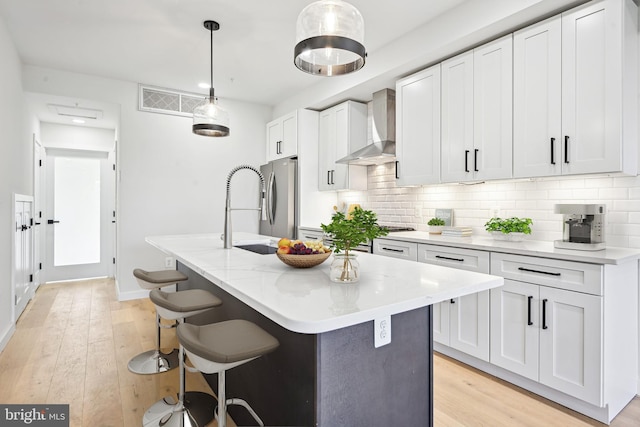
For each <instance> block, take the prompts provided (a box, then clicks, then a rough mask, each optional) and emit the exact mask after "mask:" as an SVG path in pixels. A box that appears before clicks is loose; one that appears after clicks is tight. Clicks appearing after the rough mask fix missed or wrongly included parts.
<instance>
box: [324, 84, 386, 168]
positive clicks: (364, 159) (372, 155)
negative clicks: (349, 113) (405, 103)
mask: <svg viewBox="0 0 640 427" xmlns="http://www.w3.org/2000/svg"><path fill="white" fill-rule="evenodd" d="M372 107H373V108H372V110H373V112H372V125H371V127H372V129H371V134H372V136H373V143H371V144H368V145H366V146H365V147H363V148H361V149H359V150H357V151H354V152H353V153H351V154H349V155H348V156H346V157H343V158H341V159H339V160H336V163H342V164H349V165H365V166H368V165H381V164H384V163H390V162H395V161H396V92H395V91H394V90H392V89H383V90H380V91H378V92H375V93H374V94H373V102H372Z"/></svg>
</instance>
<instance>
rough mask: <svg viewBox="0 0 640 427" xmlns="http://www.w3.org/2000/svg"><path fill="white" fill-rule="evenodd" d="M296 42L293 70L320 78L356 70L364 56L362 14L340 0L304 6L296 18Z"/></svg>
mask: <svg viewBox="0 0 640 427" xmlns="http://www.w3.org/2000/svg"><path fill="white" fill-rule="evenodd" d="M296 43H297V44H296V47H295V49H294V59H293V62H294V63H295V64H296V67H298V68H299V69H300V70H302V71H304V72H307V73H310V74H314V75H319V76H338V75H341V74H347V73H351V72H353V71H358V70H359V69H360V68H362V67H363V66H364V62H365V58H366V56H367V53H366V50H365V48H364V45H363V43H364V20H363V19H362V15H361V14H360V12H359V11H358V9H356V8H355V7H354V6H353V5H351V4H349V3H347V2H346V1H343V0H320V1H316V2H314V3H311V4H310V5H308V6H307V7H305V8H304V9H303V10H302V12H300V15H299V16H298V22H297V24H296Z"/></svg>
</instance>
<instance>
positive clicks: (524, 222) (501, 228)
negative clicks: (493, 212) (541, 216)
mask: <svg viewBox="0 0 640 427" xmlns="http://www.w3.org/2000/svg"><path fill="white" fill-rule="evenodd" d="M532 224H533V221H532V220H531V218H518V217H513V218H507V219H502V218H491V219H490V220H489V221H487V222H486V223H485V224H484V228H485V230H487V231H488V232H489V233H491V235H492V236H493V238H494V239H496V240H509V241H512V242H519V241H521V240H522V239H523V238H524V235H525V234H531V225H532Z"/></svg>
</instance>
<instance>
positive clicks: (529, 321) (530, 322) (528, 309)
mask: <svg viewBox="0 0 640 427" xmlns="http://www.w3.org/2000/svg"><path fill="white" fill-rule="evenodd" d="M532 299H533V297H532V296H531V295H529V296H528V297H527V300H528V301H527V325H529V326H531V325H533V322H532V321H531V300H532Z"/></svg>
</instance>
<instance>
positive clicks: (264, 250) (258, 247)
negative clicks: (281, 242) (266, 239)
mask: <svg viewBox="0 0 640 427" xmlns="http://www.w3.org/2000/svg"><path fill="white" fill-rule="evenodd" d="M234 247H236V248H240V249H244V250H245V251H250V252H255V253H257V254H260V255H269V254H275V253H276V252H277V251H278V248H276V247H274V246H270V245H266V244H264V243H254V244H249V245H235V246H234Z"/></svg>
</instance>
